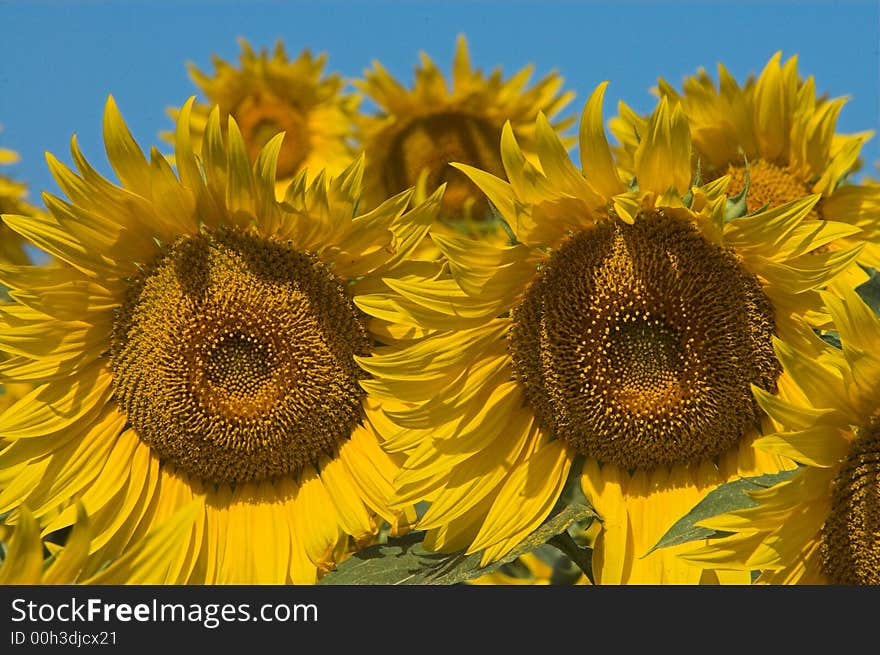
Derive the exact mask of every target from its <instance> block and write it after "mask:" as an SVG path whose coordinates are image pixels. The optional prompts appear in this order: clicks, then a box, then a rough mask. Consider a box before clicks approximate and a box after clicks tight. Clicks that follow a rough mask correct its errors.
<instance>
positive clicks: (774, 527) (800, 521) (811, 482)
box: [683, 290, 880, 585]
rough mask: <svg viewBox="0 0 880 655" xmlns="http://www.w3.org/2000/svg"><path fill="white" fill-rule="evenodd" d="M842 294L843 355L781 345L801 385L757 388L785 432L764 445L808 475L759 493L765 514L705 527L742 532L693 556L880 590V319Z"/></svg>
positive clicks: (838, 320) (778, 577) (835, 302)
mask: <svg viewBox="0 0 880 655" xmlns="http://www.w3.org/2000/svg"><path fill="white" fill-rule="evenodd" d="M840 296H841V297H839V296H838V295H832V294H830V293H827V294H824V298H825V300H826V302H827V303H828V308H829V310H830V312H831V314H832V316H833V318H834V323H835V325H836V326H837V328H838V330H839V335H840V342H841V344H842V348H840V349H838V348H835V347H833V346H831V345H827V344H826V345H825V349H826V353H825V357H823V358H822V360H816V359H814V358H812V357H805V356H803V355H802V354H801V353H798V352H797V351H796V350H793V349H790V348H788V347H787V346H786V345H785V344H783V343H777V344H776V352H777V355H778V357H779V361H780V362H782V365H783V367H784V368H785V370H786V372H787V373H788V374H789V375H790V377H791V379H792V380H793V381H794V386H792V387H791V388H790V389H789V390H788V392H787V393H786V394H785V396H783V397H773V396H768V395H767V394H766V393H764V392H761V391H760V390H756V397H757V399H758V402H759V403H760V404H761V406H762V407H763V408H764V410H765V411H766V412H767V413H768V414H769V416H770V417H771V418H772V419H773V420H774V421H775V425H776V427H777V431H776V432H774V433H772V434H768V435H767V436H765V437H763V438H761V439H759V440H757V441H756V442H755V445H756V446H757V447H758V448H761V449H764V450H766V451H768V452H771V453H779V454H781V455H784V456H786V457H790V458H791V459H793V460H795V461H796V462H798V463H800V464H801V465H802V466H803V468H802V469H801V470H800V471H798V472H797V474H795V476H794V477H793V478H791V479H790V480H787V481H785V482H782V483H780V484H777V485H776V486H774V487H771V488H769V489H766V490H762V491H760V492H757V493H753V494H751V496H752V498H753V500H754V501H755V502H756V504H757V505H756V506H755V507H753V508H750V509H746V510H741V511H738V512H732V513H730V514H727V515H722V516H718V517H714V518H712V519H707V520H705V521H702V522H701V523H700V525H703V526H705V527H709V528H713V529H717V530H724V531H727V532H732V533H734V534H732V535H731V536H728V537H725V538H723V539H713V540H711V541H710V542H709V544H708V545H705V546H702V547H700V548H698V549H695V550H693V551H692V552H686V553H685V554H684V555H683V556H684V557H687V558H688V559H690V560H692V561H695V562H697V563H699V564H700V565H703V566H707V567H725V568H731V567H733V566H738V567H742V568H746V569H758V570H763V573H762V574H761V576H760V577H759V578H758V582H763V583H768V584H838V585H851V584H866V585H877V584H880V318H878V317H877V316H875V315H874V314H873V313H872V312H871V309H870V308H869V307H868V306H867V305H866V304H865V303H864V302H863V301H862V300H861V299H860V298H859V297H858V295H856V293H855V292H853V291H851V290H843V291H842V292H841V293H840Z"/></svg>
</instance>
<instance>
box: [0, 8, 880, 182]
mask: <svg viewBox="0 0 880 655" xmlns="http://www.w3.org/2000/svg"><path fill="white" fill-rule="evenodd" d="M878 13H880V12H878V3H877V2H876V1H855V0H850V1H846V0H843V1H837V2H830V1H824V2H819V1H810V2H793V1H787V2H779V1H776V2H758V1H740V2H709V1H706V2H644V1H643V2H635V1H627V0H622V1H618V2H573V1H569V2H560V1H552V0H546V1H544V2H525V1H517V0H508V1H506V2H495V1H493V2H489V1H471V2H464V1H461V2H451V1H447V2H418V1H413V0H411V1H408V2H404V1H398V2H390V1H384V2H366V1H349V2H339V1H336V2H333V1H324V2H288V3H282V2H247V3H245V2H230V1H216V0H215V1H212V2H205V1H203V2H186V1H183V0H178V1H177V2H173V3H172V2H158V1H155V2H143V1H132V0H129V1H127V2H95V1H93V2H77V1H75V0H65V1H61V0H58V1H55V2H50V1H46V0H27V1H25V0H19V1H15V2H10V1H9V0H0V21H2V25H3V45H2V55H0V124H2V125H3V127H4V129H3V131H2V132H0V146H3V147H7V148H12V149H15V150H17V151H18V152H19V153H20V154H21V156H22V161H21V162H20V163H18V164H15V165H14V166H10V167H5V168H4V172H6V173H7V174H10V175H12V176H13V177H15V178H16V179H20V180H22V181H25V182H27V183H28V184H29V186H30V187H31V190H32V193H31V197H32V198H33V199H37V198H38V197H39V196H38V192H39V191H40V190H43V189H45V190H49V191H52V192H57V186H56V185H55V183H54V181H53V180H52V178H51V176H50V175H49V173H48V170H47V167H46V164H45V159H44V152H46V151H49V152H52V153H54V154H55V155H56V156H58V157H59V158H60V159H61V160H62V161H65V162H70V157H69V151H68V147H69V141H70V137H71V135H72V134H73V133H76V134H77V137H78V139H79V142H80V145H81V147H82V149H83V151H84V153H85V154H86V156H87V157H88V158H89V159H90V161H91V162H92V164H93V165H94V166H95V167H96V168H97V169H98V170H99V171H101V172H103V173H104V174H108V175H110V174H111V172H110V169H109V166H108V165H107V163H106V158H105V156H104V151H103V145H102V142H101V113H102V110H103V106H104V102H105V100H106V98H107V95H108V94H113V96H114V97H115V98H116V101H117V103H118V105H119V107H120V109H121V111H122V114H123V116H124V117H125V119H126V121H127V122H128V124H129V126H130V128H131V130H132V132H133V134H134V136H135V138H136V139H137V140H138V142H139V143H140V144H141V146H142V148H144V149H146V150H148V149H149V147H150V146H151V145H154V144H155V145H159V146H162V145H163V144H162V143H161V141H160V139H159V136H158V135H159V132H160V131H162V130H166V129H168V128H169V127H170V126H171V121H170V119H169V118H168V116H167V115H166V113H165V111H166V108H167V107H169V106H171V105H180V104H181V103H182V102H183V101H184V100H185V99H186V98H187V97H188V96H189V95H192V94H194V93H197V89H196V88H195V86H194V85H193V84H192V82H191V81H190V80H189V78H188V75H187V72H186V66H185V63H186V62H188V61H192V62H194V63H195V64H197V65H198V66H199V67H200V68H202V69H203V70H211V71H212V70H213V67H212V66H211V63H210V62H211V55H212V54H218V55H220V56H221V57H223V58H225V59H227V60H235V59H236V58H237V56H238V53H239V48H238V45H237V41H236V38H237V37H239V36H243V37H245V38H247V39H248V40H249V41H250V42H251V43H252V44H253V45H254V46H255V47H261V46H271V45H273V44H274V43H275V41H276V40H277V39H279V38H280V39H282V40H283V41H284V43H285V44H286V46H287V49H288V52H289V53H290V54H291V55H295V54H297V53H298V52H299V51H300V50H301V49H302V48H306V47H308V48H310V49H311V50H312V51H313V52H326V53H327V54H328V66H327V70H328V71H333V72H337V73H339V74H341V75H343V76H344V77H346V78H354V77H358V76H361V75H362V73H363V71H364V69H366V68H369V67H370V65H371V62H372V61H373V60H375V59H378V60H379V61H381V62H382V63H383V65H384V66H385V67H386V68H388V69H389V70H390V71H391V72H392V73H393V74H394V75H395V76H397V77H398V79H400V80H401V81H402V82H403V83H404V84H406V85H407V86H409V85H410V84H411V82H412V71H413V68H414V66H415V65H416V63H417V56H418V52H419V51H420V50H423V51H425V52H427V53H428V54H429V55H431V57H432V58H433V59H434V60H435V61H436V62H437V64H438V65H439V66H440V67H441V68H442V69H443V70H448V69H449V66H450V63H451V57H452V52H453V50H454V46H455V37H456V35H457V34H459V33H463V34H465V35H466V36H467V37H468V41H469V43H470V48H471V56H472V60H473V62H474V64H476V65H479V66H481V67H483V68H485V69H490V68H493V67H495V66H501V67H502V68H503V70H504V72H505V74H506V75H509V74H512V73H514V72H515V71H517V70H518V69H519V68H521V67H522V66H524V65H526V64H528V63H533V64H534V65H535V76H536V78H537V77H539V76H542V75H543V74H545V73H547V72H549V71H550V70H554V69H555V70H557V71H558V72H559V73H560V74H561V75H562V76H563V77H564V78H565V81H566V88H567V89H572V90H574V91H575V92H576V94H577V96H576V98H575V100H574V102H573V103H572V104H571V105H569V107H568V108H567V111H568V112H571V113H579V112H580V110H581V108H582V107H583V103H584V102H585V101H586V99H587V97H588V96H589V94H590V92H591V91H592V89H593V88H594V87H595V86H596V84H598V83H599V82H601V81H602V80H606V79H607V80H610V82H611V84H610V86H609V88H608V91H607V93H606V96H605V117H606V119H607V118H609V117H611V116H612V115H613V114H614V113H615V109H616V104H617V100H618V99H622V100H624V101H625V102H627V103H628V104H630V105H631V106H632V107H634V108H635V109H636V110H638V111H642V112H644V111H648V110H650V108H651V107H652V105H653V97H652V96H651V94H650V93H649V89H650V88H651V87H652V86H654V85H655V83H656V80H657V78H658V76H662V77H664V78H666V79H667V80H669V81H670V82H672V83H673V84H675V85H677V86H678V85H679V84H680V82H681V80H682V79H683V78H684V76H686V75H689V74H692V73H694V72H696V70H697V69H698V67H700V66H704V67H705V68H707V69H708V70H709V71H710V73H712V74H713V77H714V76H715V71H716V65H717V63H718V62H722V63H724V65H725V66H726V67H727V68H728V70H730V71H731V72H732V73H733V74H734V75H735V76H736V77H737V78H738V79H739V80H741V81H742V80H744V79H745V77H746V76H747V75H748V74H749V73H751V72H759V71H760V70H761V68H763V66H764V64H765V63H766V61H767V59H768V58H769V57H770V56H771V55H772V54H773V53H774V52H775V51H776V50H781V51H782V52H783V55H784V56H785V57H787V56H789V55H792V54H797V55H798V56H799V62H800V66H799V68H800V71H801V73H802V75H810V74H812V75H813V76H814V77H815V79H816V86H817V88H818V89H819V90H820V91H824V92H827V93H828V94H829V95H831V96H833V97H836V96H848V97H849V98H850V101H849V102H848V103H847V105H846V106H845V107H844V109H843V111H842V113H841V116H840V119H839V121H838V131H841V132H856V131H861V130H867V129H873V130H878V128H880V119H878V116H880V99H878V97H880V91H878V89H880V73H878V59H880V52H878V51H880V46H878V43H880V37H878V32H880V29H878ZM878 131H880V130H878ZM878 142H880V138H878V137H875V138H874V139H872V140H871V141H870V142H869V144H868V145H867V146H866V148H865V149H864V150H863V154H864V158H865V160H866V162H867V163H868V165H869V167H871V166H872V165H873V162H875V161H877V160H880V144H878ZM163 147H164V146H163Z"/></svg>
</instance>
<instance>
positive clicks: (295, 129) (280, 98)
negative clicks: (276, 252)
mask: <svg viewBox="0 0 880 655" xmlns="http://www.w3.org/2000/svg"><path fill="white" fill-rule="evenodd" d="M239 46H240V47H241V54H240V55H239V66H238V67H236V66H234V65H232V64H230V63H229V62H227V61H225V60H223V59H222V58H220V57H217V56H215V57H214V58H213V61H214V68H215V72H214V75H209V74H208V73H205V72H203V71H201V70H199V69H198V68H197V67H196V66H195V65H194V64H190V65H189V73H190V77H191V78H192V80H193V82H195V84H196V85H197V86H198V87H199V89H201V91H202V93H204V95H205V96H206V97H207V99H208V103H207V104H203V103H198V102H197V103H196V104H194V105H193V110H192V128H193V131H194V135H195V138H196V139H201V138H202V135H203V134H204V132H205V129H206V126H207V121H208V115H209V113H210V110H211V108H212V107H213V106H214V105H219V107H220V112H221V114H220V117H221V123H222V125H223V126H224V129H225V121H226V117H227V116H230V115H231V116H232V117H233V118H235V121H236V122H237V123H238V127H239V130H240V131H241V135H242V138H243V139H244V143H245V147H246V149H247V153H248V155H249V156H250V158H251V160H252V161H255V160H256V158H257V156H258V155H259V153H260V151H261V150H262V148H263V146H265V145H266V143H268V142H269V140H270V139H272V138H273V137H274V136H275V135H276V134H278V133H279V132H285V133H286V136H285V138H284V143H283V144H282V146H281V150H280V152H279V153H278V164H277V166H278V168H277V175H278V178H279V187H278V191H279V196H283V193H284V188H285V187H286V182H288V181H289V180H290V179H291V178H292V177H293V176H294V175H296V174H297V173H299V172H300V171H302V170H307V171H308V173H307V175H308V176H309V179H311V178H313V177H314V176H315V175H317V174H318V173H319V172H320V171H326V172H327V174H329V175H336V174H338V173H340V172H341V171H342V170H343V169H344V168H345V167H346V166H348V164H349V163H350V162H351V160H352V159H353V158H354V154H355V153H354V149H353V147H352V138H353V120H354V116H355V114H356V113H357V107H358V103H359V101H360V99H359V98H358V96H357V95H355V94H350V93H345V92H344V91H343V89H344V87H345V81H344V80H343V79H342V78H341V77H340V76H339V75H337V74H335V73H334V74H330V75H324V66H325V65H326V61H327V56H326V54H319V55H317V56H313V55H312V53H311V52H310V51H309V50H303V51H302V52H301V53H300V55H299V56H298V57H297V58H296V59H294V60H290V59H289V58H288V56H287V53H286V52H285V50H284V45H283V43H282V42H281V41H278V43H277V44H276V45H275V49H274V51H273V52H272V53H271V55H270V53H269V52H268V50H267V49H266V48H263V49H261V50H260V52H259V53H257V52H254V50H253V48H252V47H251V46H250V44H249V43H248V42H247V41H246V40H245V39H239ZM178 111H179V110H177V109H174V110H171V115H172V116H173V117H175V118H176V116H177V113H178ZM401 191H403V189H401ZM389 195H390V194H389ZM386 197H387V196H386ZM383 200H384V198H383Z"/></svg>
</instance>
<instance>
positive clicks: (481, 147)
mask: <svg viewBox="0 0 880 655" xmlns="http://www.w3.org/2000/svg"><path fill="white" fill-rule="evenodd" d="M532 71H533V67H532V66H528V67H526V68H523V69H522V70H520V71H519V72H517V73H516V74H515V75H514V76H513V77H511V78H509V79H507V80H504V79H503V76H502V72H501V70H500V69H496V70H494V71H493V72H492V73H491V75H489V76H488V77H487V76H485V75H484V74H483V72H482V71H481V70H480V69H474V68H472V67H471V61H470V56H469V54H468V47H467V41H466V39H465V37H464V36H463V35H460V36H459V37H458V41H457V46H456V50H455V56H454V59H453V62H452V79H451V82H450V83H449V84H447V81H446V79H445V78H444V76H443V74H442V72H441V71H440V70H439V69H438V68H437V66H436V65H435V64H434V62H433V61H432V60H431V59H430V58H429V57H428V56H427V55H426V54H425V53H422V54H421V65H420V66H418V67H417V68H416V71H415V84H414V85H413V88H412V89H407V88H405V87H403V86H402V85H401V84H400V83H399V82H398V81H397V80H395V79H394V77H392V76H391V74H390V73H389V72H388V71H387V70H385V68H384V67H383V66H382V65H381V64H380V63H379V62H378V61H377V62H374V64H373V69H372V70H368V71H365V73H364V79H362V80H355V81H354V84H355V85H356V86H357V87H359V88H360V89H361V90H362V91H363V92H364V93H365V94H366V96H367V97H368V98H369V99H370V100H372V101H373V102H375V103H376V105H378V108H379V113H378V114H375V115H364V116H362V117H361V118H360V120H359V127H358V130H359V135H360V142H361V144H362V148H363V149H364V150H365V152H366V157H367V167H366V173H365V175H366V180H365V184H364V194H365V196H366V198H367V200H368V202H372V203H376V202H380V201H381V200H382V199H383V198H386V197H388V196H389V195H392V194H395V193H399V192H400V191H402V190H404V189H406V188H408V187H411V186H415V187H416V189H417V193H419V194H423V193H424V192H425V191H433V190H434V189H435V188H436V187H438V186H439V185H440V184H441V183H445V184H446V192H445V194H444V197H443V211H442V218H443V220H444V221H445V222H446V223H447V224H452V225H455V226H457V227H458V228H461V229H463V230H465V231H466V232H476V233H478V234H479V233H483V232H485V231H486V230H489V231H490V232H491V231H493V230H494V225H493V224H492V221H491V220H490V218H491V212H490V209H489V205H488V203H487V202H486V199H485V197H484V196H483V194H481V193H480V191H479V189H478V188H477V187H476V186H475V185H474V184H473V183H472V182H471V181H470V180H469V179H468V178H467V176H466V175H464V174H463V173H461V172H460V171H458V170H456V169H454V168H451V167H450V166H449V164H450V162H455V161H457V162H464V163H467V164H471V165H473V166H477V167H480V168H483V169H484V170H488V171H490V172H492V173H494V174H495V175H502V174H503V168H502V165H501V158H500V157H499V156H498V149H497V144H498V139H499V138H500V136H501V128H502V126H503V125H504V123H505V121H508V120H509V121H510V124H511V126H512V128H513V131H514V133H515V134H516V136H517V138H518V139H520V141H521V143H522V144H523V149H524V150H525V152H526V153H527V154H529V155H530V156H532V155H533V153H534V144H535V133H534V121H535V117H536V116H537V114H538V112H544V114H546V115H547V116H551V117H552V116H553V115H555V114H556V113H557V112H559V111H560V110H561V109H562V108H563V107H564V106H565V105H566V104H567V103H568V102H569V101H570V100H571V98H572V97H573V93H571V92H567V93H561V92H560V89H561V87H562V84H563V80H562V78H561V77H560V76H559V75H557V74H556V73H555V72H551V73H549V74H548V75H546V76H545V77H544V78H542V79H541V80H539V81H538V82H537V83H535V84H534V85H533V86H531V87H530V88H526V85H527V84H528V82H529V79H530V77H531V75H532ZM570 123H571V120H570V119H566V120H563V121H560V122H558V123H556V127H557V128H559V129H562V128H564V127H565V126H567V125H569V124H570Z"/></svg>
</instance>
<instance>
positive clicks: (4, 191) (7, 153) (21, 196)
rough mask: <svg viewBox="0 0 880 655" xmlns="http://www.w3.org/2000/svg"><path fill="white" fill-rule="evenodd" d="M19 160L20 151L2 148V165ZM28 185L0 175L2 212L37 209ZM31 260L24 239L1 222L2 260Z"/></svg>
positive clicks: (30, 212) (9, 212) (20, 262)
mask: <svg viewBox="0 0 880 655" xmlns="http://www.w3.org/2000/svg"><path fill="white" fill-rule="evenodd" d="M18 160H19V156H18V153H17V152H15V151H13V150H8V149H7V148H0V165H8V164H14V163H16V162H17V161H18ZM27 193H28V189H27V185H26V184H24V183H23V182H18V181H16V180H13V179H12V178H10V177H7V176H6V175H0V214H25V215H30V214H33V213H34V212H36V211H37V209H36V207H33V206H32V205H31V204H30V203H29V202H27ZM28 261H29V258H28V255H27V252H25V249H24V242H23V241H22V239H21V238H20V237H19V236H18V235H17V234H16V233H15V232H13V231H12V230H10V229H9V228H8V227H6V225H4V224H3V223H0V262H3V263H9V264H27V263H28Z"/></svg>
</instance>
